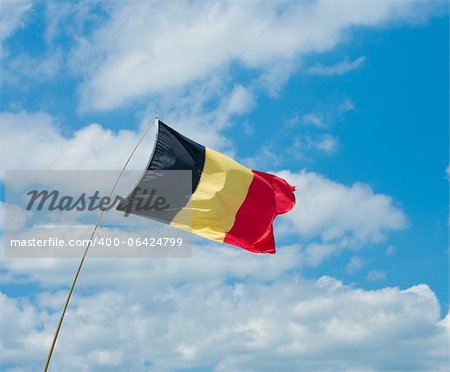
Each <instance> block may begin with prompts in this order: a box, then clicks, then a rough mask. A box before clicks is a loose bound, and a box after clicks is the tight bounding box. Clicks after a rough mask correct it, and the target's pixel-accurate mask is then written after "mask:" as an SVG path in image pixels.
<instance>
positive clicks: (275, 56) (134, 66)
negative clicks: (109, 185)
mask: <svg viewBox="0 0 450 372" xmlns="http://www.w3.org/2000/svg"><path fill="white" fill-rule="evenodd" d="M433 7H434V6H433V5H431V6H430V5H425V3H423V2H410V1H369V2H333V1H323V0H320V1H314V2H284V3H277V2H271V1H267V2H259V3H256V2H245V4H241V3H239V4H236V3H234V2H219V3H218V2H206V1H194V2H192V1H184V2H181V3H177V4H176V5H174V4H172V3H167V2H162V3H159V4H158V5H156V4H155V3H153V2H147V1H121V2H118V3H116V4H115V5H114V6H110V7H108V8H107V9H106V11H109V12H110V17H109V19H108V20H107V21H106V22H104V23H102V24H100V26H99V27H97V28H96V29H95V31H94V32H93V33H92V34H90V35H85V36H79V37H78V38H77V40H78V42H79V44H78V47H77V48H76V50H74V52H73V55H72V56H71V58H70V59H71V61H72V65H73V67H74V69H75V70H78V71H79V72H80V73H81V74H82V75H83V76H87V78H86V81H85V82H84V84H83V86H82V87H81V95H82V106H83V107H84V108H86V109H99V110H108V109H112V108H115V107H119V106H122V105H124V104H126V103H128V102H130V101H132V100H135V99H138V98H141V97H144V96H147V95H152V94H159V93H162V92H164V91H167V90H170V89H174V88H180V87H183V86H187V85H188V84H190V83H192V82H194V81H199V80H203V79H204V77H205V76H211V75H214V74H218V73H221V72H223V71H224V69H226V68H227V67H228V66H229V65H230V64H231V63H234V62H237V63H239V64H240V65H241V66H244V67H245V68H250V69H253V70H256V71H259V72H260V73H261V80H260V82H264V81H265V82H266V85H267V82H271V83H272V84H273V83H274V80H275V82H276V80H278V79H281V80H283V81H285V80H286V79H287V76H289V75H290V72H289V68H286V67H285V66H292V65H295V61H296V60H297V59H298V58H299V57H301V56H302V55H304V54H305V53H311V52H322V51H325V50H330V49H332V48H334V47H335V46H336V45H337V44H338V43H339V42H340V41H341V40H343V39H344V35H345V31H346V30H347V29H348V28H349V27H355V26H368V27H374V26H380V25H385V24H386V23H388V22H391V21H395V20H401V21H410V20H416V19H417V18H421V17H422V18H423V17H426V15H427V14H428V13H429V8H433ZM280 25H283V27H280ZM136 35H139V37H136ZM280 66H281V67H280ZM274 85H275V86H276V85H277V84H274ZM119 86H120V89H117V87H119ZM275 91H276V89H275Z"/></svg>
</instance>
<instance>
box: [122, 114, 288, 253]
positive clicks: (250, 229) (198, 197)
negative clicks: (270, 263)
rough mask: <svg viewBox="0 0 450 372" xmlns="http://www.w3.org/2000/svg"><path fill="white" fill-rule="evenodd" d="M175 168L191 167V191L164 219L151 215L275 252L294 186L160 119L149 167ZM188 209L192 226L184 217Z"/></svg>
mask: <svg viewBox="0 0 450 372" xmlns="http://www.w3.org/2000/svg"><path fill="white" fill-rule="evenodd" d="M171 170H184V171H191V172H192V173H191V175H192V190H191V191H192V192H191V193H189V195H187V196H185V195H183V196H182V197H180V198H179V200H178V202H176V203H174V205H175V207H172V208H171V209H170V210H168V211H167V213H166V214H164V216H163V217H162V218H161V216H159V217H157V218H155V217H151V216H150V218H154V219H158V220H160V221H162V222H167V223H170V224H171V225H174V226H176V227H180V228H186V229H189V230H190V231H192V232H193V233H195V234H197V235H200V236H203V237H205V238H207V239H211V240H215V241H218V242H223V243H227V244H231V245H235V246H238V247H241V248H244V249H246V250H249V251H251V252H255V253H275V241H274V236H273V226H272V223H273V221H274V219H275V217H276V216H277V215H279V214H283V213H286V212H288V211H289V210H291V209H292V207H293V206H294V204H295V196H294V191H295V188H294V187H293V186H291V185H289V184H288V183H287V182H286V181H285V180H283V179H281V178H279V177H277V176H274V175H271V174H268V173H264V172H259V171H255V170H252V169H249V168H247V167H245V166H243V165H241V164H239V163H238V162H236V161H234V160H233V159H231V158H229V157H228V156H226V155H223V154H221V153H219V152H217V151H214V150H212V149H210V148H207V147H205V146H202V145H200V144H198V143H196V142H194V141H192V140H191V139H189V138H187V137H185V136H183V135H182V134H180V133H178V132H177V131H175V130H174V129H172V128H170V127H169V126H168V125H166V124H164V123H163V122H161V121H158V134H157V139H156V144H155V148H154V151H153V155H152V157H151V159H150V162H149V165H148V171H149V172H153V171H154V172H158V171H171ZM150 178H152V177H150ZM156 178H157V177H156ZM154 181H155V179H153V180H150V182H154ZM140 189H143V187H141V188H140ZM137 193H138V192H136V191H135V192H134V193H133V195H134V196H136V194H137ZM118 209H121V208H120V206H119V208H118ZM122 209H124V208H122ZM186 211H187V212H188V213H189V216H190V217H189V224H191V226H186V224H187V223H186V222H185V221H186V220H184V219H183V213H184V212H186ZM131 213H133V212H131ZM136 214H139V213H136ZM144 215H145V214H144ZM147 217H148V216H147Z"/></svg>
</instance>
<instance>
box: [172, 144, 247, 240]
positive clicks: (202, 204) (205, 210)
mask: <svg viewBox="0 0 450 372" xmlns="http://www.w3.org/2000/svg"><path fill="white" fill-rule="evenodd" d="M252 179H253V173H252V171H251V170H250V169H248V168H247V167H244V166H242V165H241V164H239V163H237V162H236V161H234V160H233V159H230V158H229V157H228V156H226V155H223V154H221V153H219V152H217V151H214V150H211V149H209V148H206V153H205V164H204V166H203V172H202V175H201V177H200V181H199V183H198V185H197V188H196V190H195V192H194V194H193V195H192V196H191V199H190V202H189V203H188V204H187V206H186V207H185V208H184V209H183V210H181V211H180V212H178V213H177V215H176V216H175V218H174V219H173V220H172V222H171V225H174V226H176V227H181V228H183V227H184V228H188V229H190V228H191V226H186V225H188V223H187V222H186V221H189V220H190V218H192V232H193V233H195V234H198V235H201V236H203V237H205V238H208V239H212V240H217V241H220V242H222V241H223V240H224V238H225V233H227V232H228V231H230V229H231V228H232V227H233V224H234V220H235V217H236V214H237V212H238V210H239V207H240V206H241V205H242V203H243V202H244V200H245V198H246V196H247V192H248V189H249V186H250V184H251V182H252Z"/></svg>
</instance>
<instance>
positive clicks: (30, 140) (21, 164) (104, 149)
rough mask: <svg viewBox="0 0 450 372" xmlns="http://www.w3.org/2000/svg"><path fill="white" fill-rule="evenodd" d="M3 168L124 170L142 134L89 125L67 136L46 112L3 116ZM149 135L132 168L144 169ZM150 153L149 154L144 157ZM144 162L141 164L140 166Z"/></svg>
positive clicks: (0, 121)
mask: <svg viewBox="0 0 450 372" xmlns="http://www.w3.org/2000/svg"><path fill="white" fill-rule="evenodd" d="M0 128H1V131H2V133H3V135H2V146H1V147H0V169H3V170H7V169H9V170H15V169H27V170H36V169H37V170H39V169H42V170H53V169H74V170H77V169H79V170H85V169H105V170H108V169H112V170H116V169H121V168H122V166H123V165H124V164H125V161H126V159H127V157H128V156H129V155H130V153H131V150H132V149H133V148H134V146H135V145H136V143H137V142H138V140H139V137H140V135H141V134H142V133H138V132H135V131H130V130H121V131H118V132H113V131H111V130H109V129H105V128H103V127H102V126H100V125H99V124H90V125H88V126H86V127H83V128H81V129H79V130H77V131H75V132H74V133H73V135H71V136H67V137H66V136H64V135H63V134H62V133H61V128H60V127H59V126H58V125H57V123H56V121H55V119H54V118H53V117H51V116H50V115H49V114H47V113H44V112H38V113H26V112H22V113H8V112H2V113H0ZM153 140H154V135H152V133H150V134H149V135H148V136H147V138H146V142H144V143H143V146H141V149H140V150H141V151H142V152H141V153H140V154H137V156H135V157H134V158H133V159H134V161H135V162H136V163H134V164H131V165H130V167H131V169H143V168H144V167H145V164H146V162H147V161H148V156H149V154H150V152H151V148H152V147H151V146H152V141H153ZM145 153H147V155H145ZM140 163H141V164H140Z"/></svg>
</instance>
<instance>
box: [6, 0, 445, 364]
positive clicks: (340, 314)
mask: <svg viewBox="0 0 450 372" xmlns="http://www.w3.org/2000/svg"><path fill="white" fill-rule="evenodd" d="M448 48H449V39H448V12H447V9H446V2H445V1H427V2H425V1H402V0H391V1H356V0H354V1H350V0H348V1H347V0H339V1H338V0H335V1H325V0H308V1H280V2H275V1H266V2H256V1H243V2H229V1H177V2H164V1H159V2H158V1H140V0H130V1H127V0H122V1H119V0H116V1H107V2H105V1H99V0H80V1H67V2H63V1H52V0H48V1H32V0H0V62H1V76H0V79H1V99H0V128H1V138H0V141H1V146H0V163H1V169H3V170H6V169H45V170H47V169H94V170H95V169H99V170H102V169H120V168H121V167H122V165H123V163H124V162H125V160H126V158H127V156H128V154H129V153H130V151H131V149H132V147H133V146H134V144H135V143H136V142H137V140H138V139H139V137H140V136H141V135H142V132H143V131H144V130H145V129H146V128H147V127H148V125H149V123H151V122H152V120H153V118H154V116H155V114H156V113H158V114H159V116H160V118H161V119H162V120H163V121H165V122H166V123H168V124H170V125H172V126H173V127H175V128H176V129H178V130H180V131H181V132H183V133H185V134H186V135H188V136H190V137H191V138H193V139H195V140H197V141H198V142H200V143H202V144H204V145H207V146H209V147H212V148H214V149H216V150H219V151H222V152H224V153H226V154H229V155H231V156H233V157H234V158H236V159H238V160H239V161H240V162H242V163H243V164H245V165H247V166H249V167H253V168H256V169H259V170H263V171H270V172H274V173H277V174H279V175H281V176H282V177H284V178H286V179H287V180H289V181H290V182H291V183H292V184H295V185H297V186H298V191H297V205H296V207H295V209H294V210H293V211H292V212H291V213H289V214H287V215H285V216H282V217H281V218H280V219H279V221H277V224H276V231H275V234H276V241H277V248H278V252H277V254H276V255H268V256H265V255H254V254H251V253H249V252H246V251H242V250H239V249H235V248H233V247H229V246H223V245H220V244H215V243H211V242H207V241H203V240H199V241H198V242H197V243H196V244H195V245H194V247H193V257H192V259H140V260H139V259H127V260H117V259H110V260H101V259H91V260H88V261H87V263H86V265H85V267H84V269H83V272H82V274H81V277H80V280H79V285H78V287H77V289H76V291H75V294H74V297H73V301H72V303H71V305H70V308H69V311H68V313H67V316H66V321H65V323H64V325H63V329H62V332H61V334H60V338H59V341H58V344H57V347H56V349H55V354H54V360H53V364H52V366H53V367H54V368H53V370H55V371H103V370H105V371H123V370H127V369H128V370H132V371H190V372H194V371H274V370H283V371H299V370H305V371H313V370H314V371H321V370H325V371H328V370H331V371H336V370H343V371H344V370H349V371H352V370H358V371H387V370H389V371H397V370H405V371H412V370H417V371H439V370H442V371H444V370H447V367H448V364H447V363H448V329H449V326H450V316H449V315H448V307H449V298H448V260H449V257H448V253H449V250H448V243H447V229H448V210H447V206H448V191H447V189H448V178H449V173H450V172H449V171H448V169H450V168H448V127H447V124H448V99H449V94H448V80H449V79H448V78H449V76H448V53H449V50H448ZM141 150H142V151H141V152H140V153H139V154H137V156H136V158H135V159H134V162H135V163H134V165H135V166H136V167H139V164H145V163H146V162H147V160H148V158H147V156H148V154H149V153H150V151H151V143H144V145H143V147H142V148H141ZM0 179H1V181H0V182H1V187H0V191H1V194H2V196H1V199H0V200H2V202H0V206H1V209H2V210H4V209H5V207H6V204H5V202H4V183H3V179H4V178H3V174H2V176H1V178H0ZM2 213H3V212H2ZM77 264H78V262H77V260H68V259H65V260H63V259H28V260H26V259H15V260H12V259H2V260H1V262H0V285H1V292H0V308H1V310H0V311H1V313H0V315H1V316H0V324H1V343H0V358H1V359H0V363H1V364H0V369H2V370H7V371H34V370H39V369H41V368H42V366H43V364H44V361H45V358H46V356H47V353H48V348H49V344H50V341H51V338H52V335H53V332H54V330H55V326H56V322H57V319H58V316H59V313H60V310H61V307H62V304H63V302H64V299H65V295H66V293H67V289H68V285H69V284H70V281H71V278H72V276H73V274H74V271H75V269H76V266H77Z"/></svg>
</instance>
